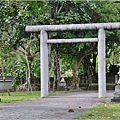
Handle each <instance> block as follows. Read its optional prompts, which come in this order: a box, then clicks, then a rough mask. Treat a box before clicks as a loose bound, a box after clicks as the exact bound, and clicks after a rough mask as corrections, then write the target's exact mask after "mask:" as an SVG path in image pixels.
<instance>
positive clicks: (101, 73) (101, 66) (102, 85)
mask: <svg viewBox="0 0 120 120" xmlns="http://www.w3.org/2000/svg"><path fill="white" fill-rule="evenodd" d="M105 64H106V63H105V30H104V29H99V31H98V91H99V94H98V95H99V98H101V97H105V95H106V65H105Z"/></svg>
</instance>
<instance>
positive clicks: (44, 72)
mask: <svg viewBox="0 0 120 120" xmlns="http://www.w3.org/2000/svg"><path fill="white" fill-rule="evenodd" d="M105 29H107V30H110V29H120V22H118V23H91V24H67V25H36V26H26V31H27V32H41V39H40V42H41V48H40V49H41V97H47V96H48V48H47V43H71V42H98V97H99V98H101V97H105V96H106V65H105V64H106V63H105ZM77 30H98V38H85V39H51V41H50V39H49V40H48V37H47V32H49V31H51V32H52V31H77Z"/></svg>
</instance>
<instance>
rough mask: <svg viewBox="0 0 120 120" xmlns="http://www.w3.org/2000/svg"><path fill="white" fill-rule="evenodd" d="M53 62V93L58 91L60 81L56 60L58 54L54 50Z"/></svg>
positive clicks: (57, 61) (58, 66)
mask: <svg viewBox="0 0 120 120" xmlns="http://www.w3.org/2000/svg"><path fill="white" fill-rule="evenodd" d="M53 55H54V56H53V62H54V66H53V67H54V70H53V71H54V81H53V91H55V90H58V87H59V86H58V85H59V81H60V65H59V60H58V54H57V51H56V49H54V52H53Z"/></svg>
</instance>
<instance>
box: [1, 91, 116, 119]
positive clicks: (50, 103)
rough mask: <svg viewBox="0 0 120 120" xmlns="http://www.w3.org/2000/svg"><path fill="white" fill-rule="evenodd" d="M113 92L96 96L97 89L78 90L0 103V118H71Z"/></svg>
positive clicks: (102, 100)
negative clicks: (70, 110) (99, 96)
mask: <svg viewBox="0 0 120 120" xmlns="http://www.w3.org/2000/svg"><path fill="white" fill-rule="evenodd" d="M113 92H114V91H107V94H106V98H98V92H97V91H79V92H70V93H65V94H62V95H53V96H49V97H47V98H37V99H31V100H26V101H19V102H11V103H5V104H0V120H44V119H45V120H72V119H73V118H74V117H75V116H78V115H82V114H84V113H85V112H86V111H88V109H89V108H91V107H94V106H96V105H98V104H99V103H101V102H104V101H105V100H107V99H110V98H112V96H113ZM69 109H73V110H74V112H68V110H69Z"/></svg>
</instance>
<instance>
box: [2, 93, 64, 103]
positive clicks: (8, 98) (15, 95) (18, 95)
mask: <svg viewBox="0 0 120 120" xmlns="http://www.w3.org/2000/svg"><path fill="white" fill-rule="evenodd" d="M62 93H64V92H63V91H56V92H49V95H54V94H62ZM10 94H11V96H9V95H8V93H7V92H4V94H3V96H2V93H0V98H1V103H8V102H12V101H20V100H28V99H31V98H39V97H40V91H33V94H29V93H28V92H27V91H23V92H10Z"/></svg>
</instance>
